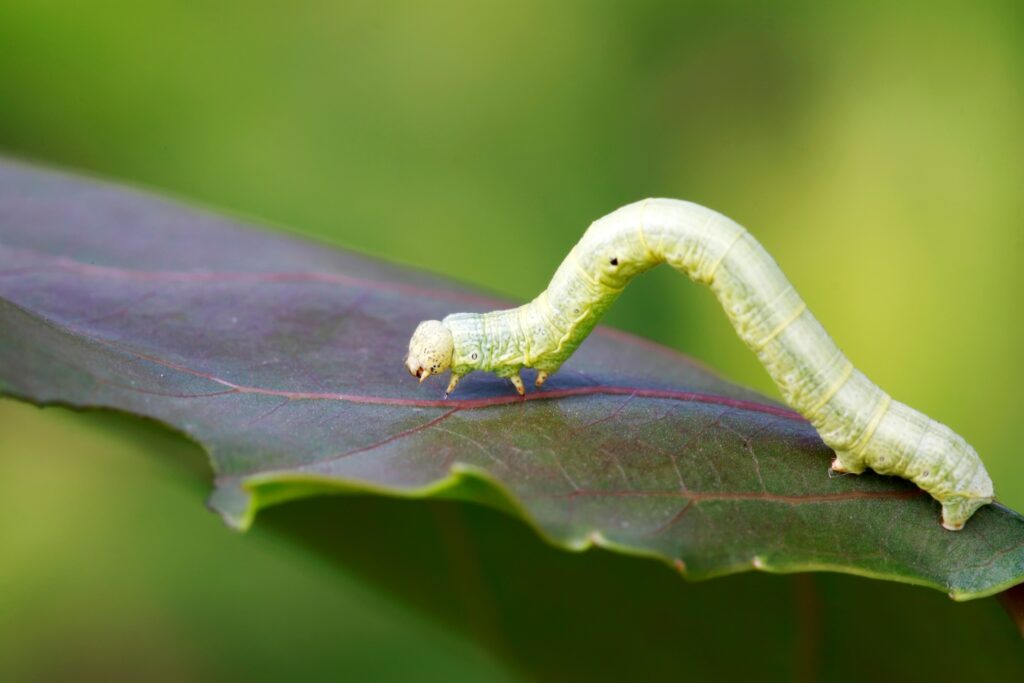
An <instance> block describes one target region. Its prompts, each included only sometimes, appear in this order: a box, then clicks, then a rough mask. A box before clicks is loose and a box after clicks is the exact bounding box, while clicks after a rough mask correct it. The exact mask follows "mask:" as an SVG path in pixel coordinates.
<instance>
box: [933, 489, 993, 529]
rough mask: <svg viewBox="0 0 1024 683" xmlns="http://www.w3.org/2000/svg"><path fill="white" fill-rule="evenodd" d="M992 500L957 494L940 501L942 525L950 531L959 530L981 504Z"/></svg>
mask: <svg viewBox="0 0 1024 683" xmlns="http://www.w3.org/2000/svg"><path fill="white" fill-rule="evenodd" d="M991 502H992V498H967V497H962V496H957V497H955V498H951V499H950V500H946V501H944V502H943V503H942V526H943V527H945V528H946V529H949V530H950V531H959V530H960V529H963V528H964V523H965V522H966V521H967V520H968V518H969V517H970V516H971V515H973V514H974V511H975V510H977V509H978V508H980V507H981V506H982V505H987V504H988V503H991Z"/></svg>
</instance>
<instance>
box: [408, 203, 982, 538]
mask: <svg viewBox="0 0 1024 683" xmlns="http://www.w3.org/2000/svg"><path fill="white" fill-rule="evenodd" d="M659 263H668V264H669V265H670V266H672V267H673V268H675V269H676V270H679V271H681V272H683V273H685V274H686V275H688V276H689V277H690V278H691V279H693V280H695V281H697V282H700V283H703V284H706V285H708V286H709V287H710V288H711V290H712V291H713V292H714V293H715V296H717V297H718V300H719V302H721V304H722V307H723V308H724V309H725V313H726V315H727V316H728V317H729V320H730V322H732V324H733V326H734V327H735V328H736V332H737V333H738V334H739V336H740V338H741V339H742V340H743V341H744V342H745V343H746V345H747V346H748V347H750V349H751V350H752V351H753V352H754V353H756V354H757V357H758V358H759V359H760V360H761V362H762V363H763V364H764V367H765V369H766V370H767V371H768V374H769V375H770V376H771V378H772V379H773V380H774V381H775V383H776V385H778V387H779V390H780V392H781V393H782V396H783V398H784V399H785V400H786V401H787V402H788V403H789V405H790V406H792V407H793V408H795V409H796V410H798V411H799V412H800V413H801V414H802V415H803V416H804V417H806V418H807V420H808V421H810V422H811V424H813V425H814V427H815V428H816V429H817V430H818V433H819V434H820V435H821V438H822V439H823V440H824V441H825V443H826V444H827V445H828V446H830V447H831V448H832V449H834V450H835V452H836V457H835V459H834V460H833V462H832V469H834V470H836V471H838V472H852V473H858V474H859V473H861V472H863V471H864V470H865V468H869V467H870V468H871V469H873V470H875V471H876V472H879V473H881V474H890V475H896V476H900V477H903V478H905V479H909V480H911V481H913V482H914V483H915V484H917V485H918V486H919V487H921V488H922V489H924V490H925V491H927V492H928V493H930V494H931V495H932V497H934V498H935V499H936V500H938V501H939V502H940V503H942V525H943V526H944V527H945V528H947V529H950V530H956V529H960V528H961V527H963V525H964V522H966V521H967V519H968V518H969V517H970V516H971V515H972V514H973V513H974V511H975V510H976V509H977V508H979V507H981V506H982V505H986V504H988V503H990V502H992V500H993V489H992V482H991V480H990V479H989V476H988V473H987V472H986V471H985V467H984V466H983V465H982V463H981V460H980V459H979V458H978V455H977V453H975V451H974V449H973V448H971V446H970V445H968V444H967V442H966V441H964V439H963V438H961V437H960V436H959V435H958V434H956V433H955V432H953V430H951V429H950V428H949V427H946V426H945V425H943V424H940V423H939V422H936V421H935V420H932V419H931V418H929V417H927V416H926V415H923V414H922V413H920V412H918V411H916V410H914V409H913V408H910V407H909V406H906V405H904V404H903V403H900V402H898V401H894V400H892V399H891V398H890V397H889V395H888V394H886V393H885V392H884V391H882V390H881V389H880V388H878V387H877V386H876V385H875V384H873V383H872V382H871V381H870V380H869V379H868V378H867V377H865V376H864V374H863V373H861V372H860V371H858V370H856V369H855V368H854V367H853V365H852V364H851V363H850V361H849V360H848V359H847V358H846V356H845V355H843V353H842V351H840V350H839V347H837V346H836V344H835V342H834V341H832V338H831V337H830V336H829V335H828V333H827V332H825V329H824V328H823V327H822V326H821V324H820V323H819V322H818V321H817V319H816V318H815V317H814V316H813V315H811V313H810V311H808V310H807V305H806V304H805V303H804V301H803V300H802V299H801V298H800V296H799V295H798V294H797V293H796V291H795V290H794V289H793V286H792V285H791V284H790V283H789V281H788V280H787V279H786V277H785V275H783V273H782V271H781V270H780V269H779V267H778V265H776V263H775V261H774V259H772V257H771V256H770V255H769V254H768V252H767V251H765V249H764V248H763V247H762V246H761V244H760V243H759V242H758V241H757V240H755V239H754V238H753V237H752V236H751V235H750V233H748V232H747V231H746V230H745V229H744V228H743V227H741V226H740V225H738V224H737V223H735V222H734V221H732V220H730V219H729V218H727V217H725V216H723V215H722V214H720V213H717V212H715V211H712V210H710V209H707V208H704V207H703V206H699V205H697V204H693V203H690V202H684V201H679V200H673V199H647V200H644V201H640V202H636V203H634V204H630V205H628V206H625V207H623V208H621V209H619V210H617V211H615V212H613V213H611V214H609V215H607V216H605V217H603V218H601V219H599V220H597V221H595V222H594V223H593V224H591V226H590V228H589V229H588V230H587V231H586V233H585V234H584V235H583V238H582V239H581V240H580V241H579V243H577V244H576V246H575V247H573V249H572V251H570V252H569V255H568V256H567V257H566V258H565V260H564V261H563V262H562V264H561V265H560V266H559V268H558V270H557V271H556V272H555V275H554V277H553V278H552V279H551V283H550V285H548V288H547V290H545V291H544V292H542V293H541V294H540V296H538V297H537V298H536V299H534V300H533V301H531V302H530V303H528V304H525V305H523V306H520V307H518V308H513V309H508V310H503V311H493V312H491V313H483V314H478V313H455V314H453V315H449V316H447V317H446V318H445V319H444V320H442V321H437V320H428V321H425V322H422V323H420V325H419V326H418V327H417V328H416V331H415V332H414V333H413V336H412V339H411V340H410V342H409V355H408V356H407V357H406V361H405V362H406V367H407V368H408V370H409V372H410V373H412V374H413V375H414V376H416V377H418V378H420V381H421V382H422V381H423V380H424V379H426V378H427V377H429V376H430V375H432V374H437V373H440V372H443V371H445V370H447V369H448V368H449V367H450V368H451V370H452V376H451V382H450V383H449V385H448V392H449V393H450V392H452V391H454V390H455V387H456V385H457V384H458V383H459V379H460V378H462V377H463V376H464V375H466V374H467V373H469V372H472V371H473V370H487V371H491V372H494V373H495V374H497V375H498V376H500V377H507V378H508V379H510V380H511V381H512V383H513V384H514V385H515V388H516V390H517V391H518V392H519V393H520V394H523V393H524V391H525V389H524V387H523V382H522V379H520V377H519V372H520V370H521V369H522V368H524V367H526V368H535V369H536V370H537V371H538V374H537V382H536V384H537V386H538V387H539V386H541V385H542V384H543V383H544V381H545V380H546V379H547V377H548V375H549V374H551V373H553V372H555V371H556V370H558V368H559V367H560V366H561V365H562V363H564V362H565V361H566V359H568V358H569V356H571V355H572V353H573V351H575V350H576V348H577V347H578V346H579V345H580V343H581V342H582V341H583V339H584V338H585V337H586V336H587V335H588V334H589V333H590V331H591V330H592V329H593V328H594V326H595V325H596V324H597V321H598V319H599V318H600V317H601V315H602V314H603V313H604V312H605V311H606V310H607V309H608V307H609V306H611V304H612V302H614V301H615V299H616V298H617V297H618V296H619V293H620V292H621V291H622V289H623V287H625V286H626V284H627V283H628V282H629V281H630V280H631V279H633V277H635V276H636V275H639V274H640V273H642V272H644V271H646V270H648V269H649V268H652V267H654V266H656V265H658V264H659ZM446 396H447V393H446Z"/></svg>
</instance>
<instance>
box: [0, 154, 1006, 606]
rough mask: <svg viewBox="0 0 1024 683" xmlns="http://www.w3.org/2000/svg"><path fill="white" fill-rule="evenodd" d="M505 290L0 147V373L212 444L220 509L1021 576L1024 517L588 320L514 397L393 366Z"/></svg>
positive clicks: (831, 566) (973, 578)
mask: <svg viewBox="0 0 1024 683" xmlns="http://www.w3.org/2000/svg"><path fill="white" fill-rule="evenodd" d="M553 265H554V264H553ZM505 305H508V303H507V302H501V301H494V300H491V299H489V298H487V297H483V296H481V295H479V294H477V293H476V292H474V291H472V290H471V289H469V288H466V287H464V286H460V285H457V284H454V283H452V282H450V281H447V280H444V279H442V278H439V277H435V276H432V275H429V274H425V273H422V272H418V271H415V270H411V269H408V268H404V267H400V266H397V265H394V264H388V263H384V262H381V261H377V260H374V259H371V258H368V257H365V256H362V255H357V254H353V253H350V252H345V251H341V250H337V249H334V248H328V247H325V246H322V245H317V244H312V243H309V242H305V241H301V240H298V239H294V238H289V237H284V236H280V235H274V234H270V233H267V232H264V231H262V230H259V229H255V228H253V227H249V226H245V225H244V224H241V223H240V222H238V221H235V220H231V219H227V218H223V217H219V216H216V215H211V214H209V213H204V212H201V211H198V210H195V209H192V208H187V207H183V206H181V205H178V204H175V203H173V202H169V201H167V200H163V199H159V198H156V197H153V196H150V195H146V194H143V193H140V192H137V191H134V190H128V189H124V188H119V187H115V186H112V185H107V184H103V183H98V182H95V181H91V180H84V179H81V178H75V177H72V176H67V175H62V174H58V173H54V172H50V171H42V170H38V169H34V168H31V167H28V166H24V165H20V164H16V163H10V162H7V163H0V389H2V390H3V391H4V392H6V393H8V394H10V395H13V396H17V397H20V398H23V399H25V400H29V401H32V402H36V403H44V404H45V403H61V404H67V405H71V406H76V407H83V408H84V407H102V408H112V409H116V410H120V411H124V412H128V413H132V414H136V415H140V416H145V417H149V418H153V419H155V420H158V421H160V422H162V423H165V424H167V425H170V426H172V427H174V428H176V429H178V430H180V431H182V432H184V433H185V434H187V435H188V436H189V437H191V438H192V439H194V440H196V441H197V442H199V443H200V444H202V445H203V446H204V447H205V448H206V450H207V451H208V452H209V454H210V458H211V462H212V465H213V467H214V471H215V473H216V479H215V483H216V489H215V491H214V494H213V496H212V497H211V504H212V506H213V507H214V508H215V509H216V510H217V511H218V512H220V513H221V515H223V517H224V518H225V519H226V520H227V521H228V522H229V523H230V524H232V525H234V526H236V527H240V528H245V527H248V526H249V525H250V524H251V523H252V520H253V518H254V515H255V514H256V512H257V511H258V510H259V509H260V508H261V507H264V506H266V505H270V504H273V503H276V502H280V501H283V500H288V499H292V498H296V497H302V496H310V495H316V494H322V493H333V492H351V491H364V492H367V491H368V492H379V493H382V494H388V495H397V496H407V497H418V496H438V497H447V498H457V499H466V500H474V501H478V502H482V503H486V504H488V505H492V506H496V507H499V508H502V509H505V510H506V511H509V512H511V513H513V514H517V515H520V516H521V517H523V518H524V519H526V520H527V521H528V522H530V523H531V524H532V525H534V526H535V528H536V529H537V530H538V531H539V532H540V533H541V534H542V535H543V536H545V537H546V538H547V539H549V540H550V541H552V542H553V543H555V544H557V545H559V546H562V547H565V548H571V549H584V548H586V547H589V546H590V545H592V544H597V545H601V546H603V547H607V548H611V549H616V550H620V551H622V552H626V553H633V554H638V555H647V556H652V557H655V558H658V559H661V560H663V561H665V562H668V563H669V564H671V565H673V566H675V567H676V568H677V569H678V570H679V571H680V572H682V573H684V574H685V575H686V576H688V577H691V578H696V579H701V578H708V577H713V576H718V575H723V574H729V573H733V572H737V571H743V570H748V569H751V568H756V569H762V570H766V571H774V572H792V571H803V570H815V569H828V570H835V571H844V572H849V573H854V574H861V575H866V576H874V577H879V578H888V579H893V580H898V581H904V582H908V583H915V584H921V585H926V586H931V587H934V588H937V589H940V590H943V591H946V592H948V593H950V594H951V595H952V596H953V597H955V598H959V599H967V598H972V597H980V596H983V595H989V594H992V593H995V592H998V591H999V590H1002V589H1003V588H1006V587H1008V586H1010V585H1014V584H1016V583H1018V582H1020V581H1021V580H1022V578H1024V577H1022V574H1024V518H1022V517H1021V516H1020V515H1018V514H1017V513H1015V512H1013V511H1011V510H1008V509H1006V508H1004V507H1001V506H999V505H993V506H989V507H986V508H984V509H982V510H980V511H979V512H978V513H977V514H976V515H975V516H974V517H973V518H972V520H971V521H970V523H969V524H968V525H967V527H966V529H965V530H964V531H962V532H957V533H952V532H947V531H944V530H943V529H942V528H941V527H940V525H939V523H938V520H939V506H938V504H937V503H936V502H934V501H933V500H932V499H931V498H930V497H928V496H927V495H926V494H924V493H922V492H921V491H919V490H918V489H917V488H915V487H914V486H913V485H912V484H909V483H908V482H906V481H903V480H901V479H895V478H888V477H881V476H877V475H874V474H870V473H869V474H865V475H861V476H830V475H829V470H828V464H829V461H830V459H831V455H832V454H831V451H830V450H829V449H828V448H827V447H825V446H824V444H823V443H822V442H821V440H820V439H819V438H818V436H817V434H816V432H815V431H814V429H813V428H812V427H811V426H810V425H809V424H808V423H807V422H805V421H804V420H803V419H802V418H800V417H799V416H798V415H796V414H795V413H793V412H792V411H790V410H789V409H788V408H785V407H784V406H780V405H779V404H777V403H775V402H773V401H771V400H769V399H767V398H765V397H763V396H760V395H758V394H756V393H754V392H752V391H749V390H747V389H743V388H741V387H738V386H736V385H733V384H731V383H729V382H727V381H725V380H723V379H722V378H721V377H719V376H717V375H716V374H715V373H713V372H712V371H710V370H708V369H707V368H705V367H703V366H701V365H700V364H699V363H697V362H695V361H693V360H690V359H688V358H687V357H685V356H683V355H680V354H678V353H676V352H674V351H671V350H668V349H665V348H663V347H660V346H657V345H654V344H652V343H650V342H646V341H643V340H641V339H638V338H635V337H632V336H630V335H626V334H624V333H621V332H616V331H613V330H610V329H607V328H598V330H597V331H596V332H595V333H594V334H593V335H592V336H591V337H590V338H589V339H588V340H587V341H586V342H585V343H584V344H583V346H582V347H581V348H580V350H579V351H578V352H577V353H576V355H575V356H574V357H573V358H572V359H571V360H570V361H569V362H568V363H567V364H566V365H565V367H564V368H563V369H562V370H561V371H560V372H559V373H558V374H557V375H555V376H553V377H552V379H551V380H549V383H548V385H547V386H546V387H545V388H544V390H541V391H532V392H530V393H529V394H528V395H527V397H526V400H522V399H520V398H519V397H518V396H517V395H516V394H515V393H514V391H513V390H512V388H511V386H510V385H509V384H508V383H507V382H506V381H504V380H499V379H497V378H494V377H492V376H490V375H485V374H482V373H477V374H474V375H471V376H469V377H467V378H466V379H464V380H463V382H462V384H461V385H460V387H459V390H458V392H457V393H456V394H455V395H454V396H453V397H452V398H451V399H449V400H444V399H443V389H444V386H443V385H444V382H443V381H441V380H437V381H435V382H433V383H427V384H424V385H419V384H417V382H416V381H415V379H413V378H412V377H410V376H409V375H408V373H407V372H406V371H405V369H404V368H403V366H402V358H403V356H404V353H405V350H406V346H407V344H408V339H409V335H410V334H411V332H412V330H413V328H414V327H415V325H416V323H417V322H418V321H420V320H423V319H429V318H437V319H439V318H442V317H443V316H444V315H446V314H448V313H451V312H454V311H484V310H488V309H492V308H495V307H501V306H505ZM526 379H528V380H529V379H531V378H526ZM353 523H354V524H357V523H358V520H353Z"/></svg>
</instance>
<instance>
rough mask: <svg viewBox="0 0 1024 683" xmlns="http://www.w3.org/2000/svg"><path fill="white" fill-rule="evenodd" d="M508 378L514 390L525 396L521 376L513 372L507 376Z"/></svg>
mask: <svg viewBox="0 0 1024 683" xmlns="http://www.w3.org/2000/svg"><path fill="white" fill-rule="evenodd" d="M508 379H509V381H510V382H512V384H513V386H515V388H516V391H517V392H519V395H520V396H526V387H525V386H523V378H522V377H520V376H519V375H518V374H515V375H512V376H511V377H509V378H508Z"/></svg>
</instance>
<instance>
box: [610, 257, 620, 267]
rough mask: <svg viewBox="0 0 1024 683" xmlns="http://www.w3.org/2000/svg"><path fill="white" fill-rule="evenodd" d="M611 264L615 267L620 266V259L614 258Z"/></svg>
mask: <svg viewBox="0 0 1024 683" xmlns="http://www.w3.org/2000/svg"><path fill="white" fill-rule="evenodd" d="M609 263H611V264H612V265H613V266H617V265H619V259H617V258H612V260H611V261H609Z"/></svg>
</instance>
